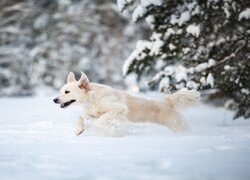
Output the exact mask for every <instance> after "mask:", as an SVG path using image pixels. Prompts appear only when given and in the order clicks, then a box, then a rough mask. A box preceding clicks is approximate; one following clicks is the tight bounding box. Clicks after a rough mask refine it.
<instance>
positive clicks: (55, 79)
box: [0, 0, 142, 95]
mask: <svg viewBox="0 0 250 180" xmlns="http://www.w3.org/2000/svg"><path fill="white" fill-rule="evenodd" d="M136 31H137V28H134V27H133V26H132V25H131V24H129V22H128V21H127V19H126V18H125V17H124V16H122V15H121V14H120V13H119V11H118V10H117V7H116V5H115V2H113V1H100V0H99V1H98V0H82V1H81V0H63V1H61V0H52V1H51V0H1V1H0V95H25V94H32V93H35V92H38V91H39V89H41V87H53V88H59V87H60V86H61V85H62V84H64V83H65V77H66V75H67V74H68V72H69V71H74V72H78V73H79V72H80V71H85V73H86V74H87V75H89V78H90V80H92V81H95V82H101V83H107V84H113V85H114V84H115V85H122V84H123V83H122V82H123V79H122V73H121V70H120V69H121V67H122V60H123V59H124V58H125V57H126V56H127V55H128V54H129V51H130V50H131V49H132V46H133V45H134V43H135V40H136V39H135V38H134V36H133V35H134V34H135V33H136ZM140 37H142V35H139V36H138V38H140Z"/></svg>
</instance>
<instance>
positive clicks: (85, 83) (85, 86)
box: [79, 72, 90, 91]
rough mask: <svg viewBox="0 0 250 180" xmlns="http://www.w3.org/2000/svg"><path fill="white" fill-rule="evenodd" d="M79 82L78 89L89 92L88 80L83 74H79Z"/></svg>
mask: <svg viewBox="0 0 250 180" xmlns="http://www.w3.org/2000/svg"><path fill="white" fill-rule="evenodd" d="M79 82H80V85H79V88H81V89H85V90H87V91H89V90H90V86H89V79H88V77H87V76H86V74H84V73H83V72H81V78H80V79H79Z"/></svg>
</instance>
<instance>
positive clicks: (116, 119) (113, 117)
mask: <svg viewBox="0 0 250 180" xmlns="http://www.w3.org/2000/svg"><path fill="white" fill-rule="evenodd" d="M99 121H100V123H101V124H100V125H101V128H102V129H103V130H104V131H105V132H106V133H108V135H110V136H122V135H123V134H124V131H125V129H126V128H125V123H126V122H127V117H126V116H124V115H122V114H113V113H105V114H103V115H102V116H101V117H100V118H99Z"/></svg>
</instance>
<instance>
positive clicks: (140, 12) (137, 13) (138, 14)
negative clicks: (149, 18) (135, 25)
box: [132, 5, 146, 22]
mask: <svg viewBox="0 0 250 180" xmlns="http://www.w3.org/2000/svg"><path fill="white" fill-rule="evenodd" d="M145 13H146V9H145V7H143V6H142V5H138V6H137V7H136V9H135V10H134V12H133V14H132V20H133V21H134V22H136V21H137V20H138V19H139V18H141V17H143V16H144V14H145Z"/></svg>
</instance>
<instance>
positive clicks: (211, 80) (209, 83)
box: [207, 73, 214, 87]
mask: <svg viewBox="0 0 250 180" xmlns="http://www.w3.org/2000/svg"><path fill="white" fill-rule="evenodd" d="M207 84H208V85H210V86H211V87H214V77H213V75H212V74H211V73H209V74H208V76H207Z"/></svg>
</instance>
